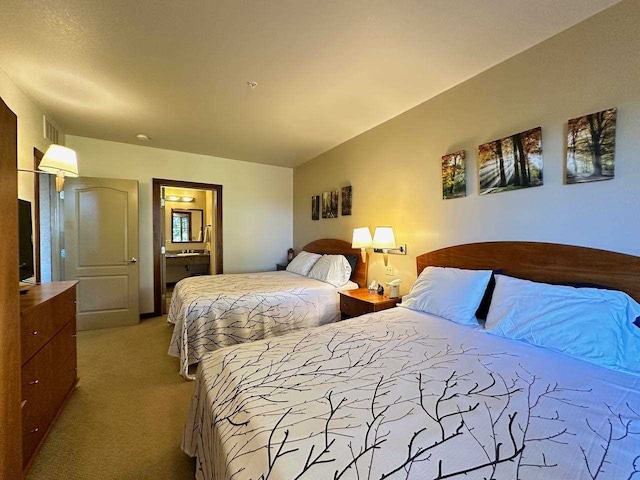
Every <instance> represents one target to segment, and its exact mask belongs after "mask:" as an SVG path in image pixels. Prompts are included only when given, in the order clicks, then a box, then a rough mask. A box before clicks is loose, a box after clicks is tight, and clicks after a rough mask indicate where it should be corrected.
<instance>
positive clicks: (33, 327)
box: [20, 287, 76, 365]
mask: <svg viewBox="0 0 640 480" xmlns="http://www.w3.org/2000/svg"><path fill="white" fill-rule="evenodd" d="M75 315H76V289H75V287H73V288H71V289H69V290H67V291H65V292H63V293H62V294H60V295H57V296H56V297H54V298H52V299H50V300H49V301H47V302H46V303H44V304H42V305H41V306H40V308H37V309H30V310H28V311H26V312H23V313H22V315H21V318H20V323H21V327H20V330H21V332H22V363H23V365H24V363H25V362H26V361H27V360H29V359H30V358H31V357H32V356H33V355H34V354H35V353H36V352H37V351H38V350H40V349H41V348H42V347H43V346H44V344H45V343H47V342H48V341H49V340H50V339H51V337H52V336H53V335H55V333H56V332H58V331H59V330H60V329H61V328H62V327H63V326H64V325H65V324H66V323H68V322H69V321H70V320H72V319H74V318H75Z"/></svg>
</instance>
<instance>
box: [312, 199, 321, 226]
mask: <svg viewBox="0 0 640 480" xmlns="http://www.w3.org/2000/svg"><path fill="white" fill-rule="evenodd" d="M311 220H320V195H311Z"/></svg>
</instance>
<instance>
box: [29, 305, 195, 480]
mask: <svg viewBox="0 0 640 480" xmlns="http://www.w3.org/2000/svg"><path fill="white" fill-rule="evenodd" d="M171 331H172V328H171V326H170V325H167V324H166V323H165V317H158V318H152V319H148V320H143V321H142V322H141V323H140V324H139V325H136V326H131V327H120V328H110V329H105V330H93V331H86V332H78V376H79V377H80V382H79V383H78V388H77V389H76V391H75V392H74V393H73V395H72V396H71V398H70V399H69V402H68V403H67V406H66V407H65V409H64V411H63V412H62V414H61V415H60V417H59V418H58V421H57V422H56V424H55V426H54V428H53V430H52V431H51V433H50V435H49V438H48V439H47V441H46V442H45V444H44V446H43V448H42V450H41V451H40V454H39V455H38V457H37V458H36V461H35V462H34V464H33V467H32V468H31V471H30V473H29V476H28V479H29V480H40V479H46V480H55V479H64V480H76V479H77V480H93V479H109V480H120V479H123V480H125V479H127V480H128V479H132V480H133V479H135V480H144V479H154V480H164V479H172V480H173V479H175V480H179V479H193V478H194V460H193V459H191V458H189V457H187V456H186V455H185V454H184V453H182V451H181V450H180V440H181V438H182V429H183V427H184V422H185V419H186V415H187V410H188V408H189V402H190V398H191V392H192V390H193V382H186V381H185V380H183V379H182V377H180V375H179V374H178V359H176V358H173V357H169V356H168V355H167V349H168V348H169V340H170V338H171Z"/></svg>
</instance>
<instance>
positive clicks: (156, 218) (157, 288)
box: [152, 178, 223, 316]
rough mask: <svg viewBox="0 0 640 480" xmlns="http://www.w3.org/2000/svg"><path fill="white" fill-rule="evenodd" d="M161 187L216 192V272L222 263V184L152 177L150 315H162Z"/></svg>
mask: <svg viewBox="0 0 640 480" xmlns="http://www.w3.org/2000/svg"><path fill="white" fill-rule="evenodd" d="M162 187H176V188H193V189H197V190H212V191H214V192H215V193H216V200H215V205H214V207H215V210H216V212H215V218H214V220H213V221H214V222H215V229H214V231H215V239H214V242H215V248H214V251H215V255H214V262H215V268H216V273H218V274H220V273H222V272H223V265H222V185H216V184H214V183H199V182H187V181H183V180H168V179H162V178H154V179H153V313H152V316H159V315H162V272H161V264H162V253H161V249H162V234H163V232H162V207H161V204H160V200H161V197H162Z"/></svg>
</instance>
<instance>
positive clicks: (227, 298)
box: [167, 239, 366, 379]
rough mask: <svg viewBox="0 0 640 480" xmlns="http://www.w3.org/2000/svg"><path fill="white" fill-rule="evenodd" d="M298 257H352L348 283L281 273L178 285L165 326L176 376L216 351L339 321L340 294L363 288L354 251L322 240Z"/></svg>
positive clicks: (337, 242)
mask: <svg viewBox="0 0 640 480" xmlns="http://www.w3.org/2000/svg"><path fill="white" fill-rule="evenodd" d="M303 251H306V252H310V253H319V254H333V255H336V254H342V255H355V256H356V258H357V260H356V264H355V268H354V269H353V274H352V277H351V280H350V281H349V282H348V283H347V284H346V285H344V286H342V287H339V288H336V287H334V286H333V285H330V284H328V283H325V282H321V281H319V280H314V279H312V278H308V277H305V276H303V275H298V274H295V273H290V272H287V271H278V272H261V273H245V274H225V275H206V276H202V277H192V278H189V279H187V280H186V281H182V282H179V283H178V284H177V285H176V288H175V290H174V294H173V298H172V302H171V307H170V309H169V315H168V319H167V320H168V322H169V323H172V324H174V331H173V336H172V339H171V344H170V347H169V354H170V355H172V356H176V357H179V358H180V374H181V375H182V376H183V377H185V378H188V379H189V378H191V377H190V376H189V365H193V364H196V363H198V362H199V361H200V359H201V358H202V357H203V355H206V354H207V353H209V352H211V351H213V350H216V349H218V348H221V347H225V346H229V345H235V344H239V343H245V342H251V341H254V340H260V339H264V338H271V337H275V336H279V335H283V334H285V333H288V332H292V331H295V330H302V329H307V328H311V327H317V326H319V325H324V324H327V323H331V322H334V321H336V320H338V319H339V318H340V308H339V295H338V292H339V291H341V290H350V289H355V288H358V287H360V286H364V285H365V284H366V268H365V264H364V263H362V261H361V258H360V255H359V253H360V251H359V250H355V249H352V248H351V245H350V244H349V243H347V242H344V241H342V240H335V239H323V240H317V241H315V242H312V243H310V244H308V245H306V246H305V247H304V248H303Z"/></svg>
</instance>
